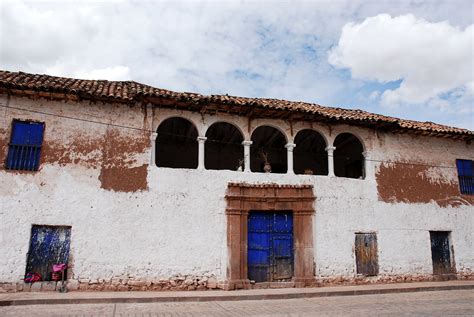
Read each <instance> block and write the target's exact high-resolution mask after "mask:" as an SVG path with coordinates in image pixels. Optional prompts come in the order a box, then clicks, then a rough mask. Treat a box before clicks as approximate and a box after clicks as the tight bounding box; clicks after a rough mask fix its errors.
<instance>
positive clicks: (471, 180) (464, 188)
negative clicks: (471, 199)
mask: <svg viewBox="0 0 474 317" xmlns="http://www.w3.org/2000/svg"><path fill="white" fill-rule="evenodd" d="M459 189H460V190H461V194H464V195H474V176H459Z"/></svg>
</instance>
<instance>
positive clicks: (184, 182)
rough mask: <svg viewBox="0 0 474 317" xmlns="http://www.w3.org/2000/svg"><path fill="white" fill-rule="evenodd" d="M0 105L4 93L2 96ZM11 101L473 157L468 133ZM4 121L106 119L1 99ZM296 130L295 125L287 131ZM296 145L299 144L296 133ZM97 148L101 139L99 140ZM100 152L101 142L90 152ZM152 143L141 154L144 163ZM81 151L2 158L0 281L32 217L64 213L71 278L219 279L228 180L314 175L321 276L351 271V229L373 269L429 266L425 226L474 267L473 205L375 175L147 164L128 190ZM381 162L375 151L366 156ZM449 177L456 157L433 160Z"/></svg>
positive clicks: (390, 155) (10, 270)
mask: <svg viewBox="0 0 474 317" xmlns="http://www.w3.org/2000/svg"><path fill="white" fill-rule="evenodd" d="M0 103H2V105H5V104H6V98H2V99H0ZM10 106H18V107H21V108H27V109H38V107H39V108H40V109H42V110H44V111H47V112H48V113H56V114H59V113H61V114H63V115H67V116H74V117H79V118H83V119H90V120H94V121H100V122H103V123H114V124H121V125H125V126H133V127H144V128H147V129H150V133H151V131H156V128H157V127H158V125H159V123H160V122H162V121H163V120H164V119H166V118H167V117H170V116H181V117H184V118H187V119H190V120H191V121H192V122H193V123H194V124H195V125H196V127H197V129H198V131H199V135H201V136H204V135H205V131H206V129H207V128H208V127H209V126H210V125H211V124H212V123H214V122H217V121H226V122H230V123H233V124H235V125H237V126H238V127H239V128H240V130H241V131H242V133H243V134H244V139H245V140H249V139H250V135H251V131H253V130H254V129H255V128H256V127H258V126H260V125H264V124H268V125H273V126H276V127H278V128H280V130H282V131H284V132H285V134H286V137H287V139H288V141H292V140H293V138H294V136H295V135H296V133H297V132H298V131H299V130H301V129H304V128H314V129H317V130H318V131H319V132H321V133H323V134H324V136H325V138H326V139H327V140H328V141H329V143H330V144H332V142H333V140H334V139H335V137H336V136H337V135H338V134H339V133H341V132H351V133H354V134H356V135H357V136H358V137H359V138H361V139H362V140H364V146H365V149H366V151H368V152H370V154H371V157H372V158H373V159H375V160H390V161H391V160H404V159H416V160H418V161H424V162H427V163H436V164H449V165H453V160H455V159H456V158H467V159H474V156H473V153H474V151H473V147H472V145H466V144H465V143H464V142H461V141H457V142H456V141H453V140H449V139H434V138H427V137H418V138H416V137H410V136H398V135H391V134H383V135H378V136H376V134H375V133H374V132H372V131H371V130H368V129H363V128H357V127H351V126H346V125H337V126H331V127H329V126H327V125H322V124H317V123H313V124H309V123H302V122H297V123H293V126H291V125H290V123H289V122H286V121H283V120H262V119H256V120H252V121H250V124H251V126H250V128H249V126H248V124H249V120H248V119H247V118H241V117H235V116H228V115H222V114H218V115H215V116H209V115H201V114H197V113H190V112H185V111H176V110H165V109H155V111H154V114H153V115H151V113H152V112H151V111H148V112H147V114H145V115H144V114H142V112H141V110H139V108H138V107H135V108H133V107H128V106H122V105H112V106H110V105H103V104H90V103H88V102H81V103H64V102H53V101H44V100H42V101H41V105H38V101H34V100H30V99H25V98H12V100H11V101H10ZM4 113H5V116H4V119H3V120H2V121H1V124H2V125H3V126H2V128H3V129H5V131H6V136H7V137H9V133H10V132H9V129H10V124H11V120H12V119H13V118H16V119H37V120H41V121H45V122H46V127H47V128H46V129H47V131H46V133H45V141H47V138H49V136H50V135H51V133H52V132H51V131H52V130H50V131H48V129H55V130H54V131H55V133H56V134H60V135H64V138H66V137H68V136H70V135H69V134H68V133H69V132H68V131H69V130H71V129H73V130H74V131H76V132H77V131H79V132H80V131H82V132H80V133H84V134H85V135H89V134H92V135H94V134H99V135H102V134H104V133H105V130H106V128H107V126H106V125H100V124H94V123H85V122H80V121H77V122H73V121H71V120H68V119H64V118H57V117H53V116H45V115H41V114H33V113H29V112H24V111H20V110H12V109H8V110H6V111H5V112H4ZM291 131H293V134H291ZM296 146H297V145H296ZM99 152H100V151H99ZM98 157H99V158H100V154H98ZM150 157H151V149H148V150H147V151H146V152H144V153H141V154H139V155H138V162H139V163H148V161H149V159H150ZM78 158H79V161H78V162H77V163H70V164H65V165H59V164H43V165H42V168H41V171H40V172H38V173H20V174H18V173H12V172H7V171H5V170H0V179H1V182H0V207H1V210H0V282H17V281H19V280H21V279H22V278H23V276H24V273H25V262H26V254H27V252H28V244H29V235H30V230H31V225H32V224H48V225H70V226H72V238H71V263H72V275H73V277H74V278H76V279H110V278H112V277H115V276H123V275H126V276H131V277H133V278H138V279H147V280H150V279H166V278H169V277H170V276H172V275H174V274H184V275H186V274H190V275H202V274H212V275H215V276H217V277H218V279H220V280H224V279H225V274H226V267H227V245H226V239H227V235H226V216H225V206H226V201H225V191H226V188H227V184H228V183H229V182H247V183H278V184H311V185H313V186H314V194H315V196H316V202H315V210H316V214H315V216H314V217H315V218H314V220H315V221H314V246H315V264H316V272H315V273H316V276H317V277H329V276H339V275H343V276H354V274H355V259H354V252H353V245H354V233H355V232H376V233H377V235H378V243H379V245H378V247H379V266H380V273H381V274H419V273H431V271H432V266H431V250H430V241H429V230H447V231H451V232H452V236H451V238H452V243H453V245H454V250H455V260H456V267H457V270H466V269H467V270H472V269H473V267H474V254H473V253H474V252H473V246H472V240H473V239H472V238H473V216H472V214H473V211H474V210H473V207H472V206H460V207H457V208H454V207H444V208H441V207H439V206H438V205H437V204H436V203H434V202H432V203H424V204H421V203H396V204H392V203H385V202H382V201H379V198H378V193H377V184H376V181H375V178H374V177H373V176H371V175H369V177H367V179H365V180H359V179H343V178H335V177H328V176H316V175H311V176H310V175H281V174H261V173H243V172H237V171H208V170H204V171H199V170H185V169H170V168H158V167H156V166H149V167H148V176H147V183H148V190H147V191H138V192H134V193H123V192H115V191H111V190H105V189H101V188H100V187H101V185H100V180H99V174H100V171H99V169H98V168H91V167H89V166H86V165H83V164H81V160H80V159H81V158H82V157H81V156H80V155H78ZM378 164H379V163H377V162H375V163H374V165H376V166H377V165H378ZM441 173H442V174H443V175H442V177H446V178H451V179H452V178H453V177H455V175H456V171H455V169H446V170H443V171H442V172H441Z"/></svg>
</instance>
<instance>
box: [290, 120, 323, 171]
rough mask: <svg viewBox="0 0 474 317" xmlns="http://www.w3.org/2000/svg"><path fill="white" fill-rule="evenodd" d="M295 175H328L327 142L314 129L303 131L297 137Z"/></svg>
mask: <svg viewBox="0 0 474 317" xmlns="http://www.w3.org/2000/svg"><path fill="white" fill-rule="evenodd" d="M294 140H295V141H294V143H295V145H296V147H295V149H294V150H293V160H294V167H293V168H294V171H295V174H309V175H313V174H314V175H328V156H327V152H326V147H327V141H326V139H325V137H324V136H323V135H322V134H321V133H319V132H318V131H315V130H313V129H302V130H300V131H298V133H297V134H296V136H295V139H294Z"/></svg>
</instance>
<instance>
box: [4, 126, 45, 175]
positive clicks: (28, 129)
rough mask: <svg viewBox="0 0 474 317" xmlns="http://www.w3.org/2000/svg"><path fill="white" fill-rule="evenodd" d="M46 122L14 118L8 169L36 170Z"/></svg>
mask: <svg viewBox="0 0 474 317" xmlns="http://www.w3.org/2000/svg"><path fill="white" fill-rule="evenodd" d="M43 131H44V123H40V122H29V121H19V120H14V121H13V126H12V135H11V142H10V145H9V148H8V156H7V164H6V168H7V169H12V170H27V171H36V170H38V168H39V162H40V155H41V145H42V143H43Z"/></svg>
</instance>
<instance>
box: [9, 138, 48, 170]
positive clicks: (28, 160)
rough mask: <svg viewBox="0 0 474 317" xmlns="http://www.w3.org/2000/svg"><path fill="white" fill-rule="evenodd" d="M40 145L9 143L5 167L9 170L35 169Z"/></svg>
mask: <svg viewBox="0 0 474 317" xmlns="http://www.w3.org/2000/svg"><path fill="white" fill-rule="evenodd" d="M40 153H41V145H21V144H9V147H8V156H7V164H6V168H7V169H9V170H16V171H19V170H23V171H37V170H38V168H39V160H40Z"/></svg>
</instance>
